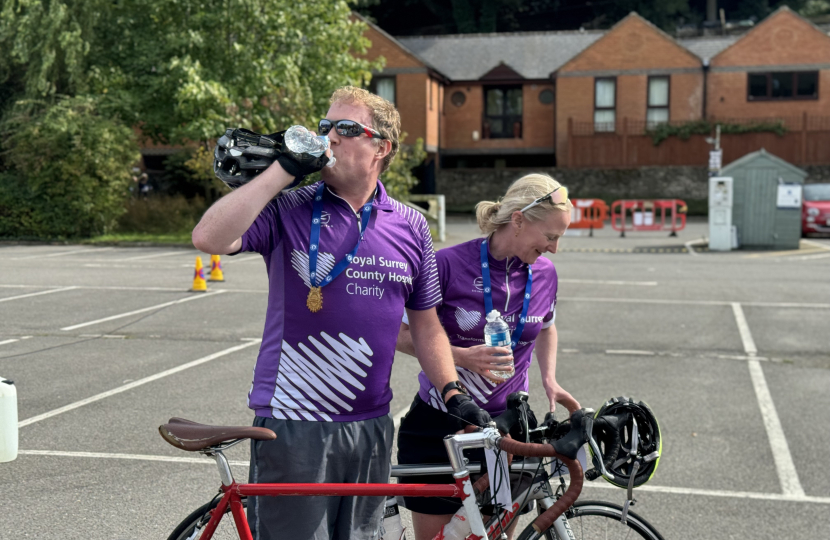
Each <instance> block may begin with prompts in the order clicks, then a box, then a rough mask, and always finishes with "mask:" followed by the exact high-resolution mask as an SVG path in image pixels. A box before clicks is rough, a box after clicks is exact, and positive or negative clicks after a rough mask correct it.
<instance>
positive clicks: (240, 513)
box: [200, 475, 470, 540]
mask: <svg viewBox="0 0 830 540" xmlns="http://www.w3.org/2000/svg"><path fill="white" fill-rule="evenodd" d="M469 480H470V477H469V475H468V476H466V477H464V478H459V479H457V480H456V481H455V484H239V483H237V482H236V481H234V482H233V483H232V484H231V485H229V486H226V485H223V486H222V491H224V492H225V494H224V495H223V496H222V499H221V500H220V501H219V504H218V505H216V508H215V509H214V510H213V512H212V513H211V516H210V521H209V522H208V524H207V525H206V526H205V528H204V530H203V531H202V535H201V536H200V538H201V539H203V540H207V539H209V538H211V537H212V536H213V533H214V531H215V530H216V527H218V526H219V521H220V520H221V519H222V518H223V517H224V515H225V512H227V509H228V505H230V508H231V514H232V515H233V520H234V522H235V523H236V529H237V531H238V532H239V538H240V539H241V540H253V537H252V536H251V529H250V528H249V527H248V518H247V516H246V515H245V508H244V507H243V506H242V497H244V496H247V497H254V496H272V497H273V496H286V495H292V496H314V495H317V496H321V495H329V496H332V495H334V496H344V497H345V496H358V497H379V496H386V497H394V496H398V495H400V496H404V497H452V498H458V499H461V500H464V499H465V498H466V495H465V494H464V487H463V486H464V482H465V481H469Z"/></svg>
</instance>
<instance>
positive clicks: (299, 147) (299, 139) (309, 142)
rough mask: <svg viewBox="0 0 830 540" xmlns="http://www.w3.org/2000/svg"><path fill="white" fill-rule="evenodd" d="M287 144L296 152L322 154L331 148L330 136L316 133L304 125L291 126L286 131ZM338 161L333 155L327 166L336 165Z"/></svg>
mask: <svg viewBox="0 0 830 540" xmlns="http://www.w3.org/2000/svg"><path fill="white" fill-rule="evenodd" d="M285 145H286V146H288V149H289V150H291V151H292V152H294V153H295V154H311V155H312V156H315V157H320V156H322V155H323V154H324V153H325V152H326V150H328V149H329V138H328V137H327V136H325V135H314V134H312V133H311V132H310V131H309V130H307V129H306V128H304V127H303V126H291V127H290V128H288V130H287V131H286V132H285ZM335 161H337V160H336V159H335V158H334V156H333V155H332V156H331V157H329V161H328V163H326V167H334V162H335Z"/></svg>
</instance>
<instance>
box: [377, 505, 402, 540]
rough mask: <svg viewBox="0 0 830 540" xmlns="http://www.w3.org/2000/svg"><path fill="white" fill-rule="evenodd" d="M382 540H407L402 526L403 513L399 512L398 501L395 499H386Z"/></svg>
mask: <svg viewBox="0 0 830 540" xmlns="http://www.w3.org/2000/svg"><path fill="white" fill-rule="evenodd" d="M380 538H381V540H406V536H404V527H403V525H401V513H400V512H399V511H398V501H397V499H395V497H388V498H387V499H386V507H385V508H384V509H383V530H382V531H381V537H380Z"/></svg>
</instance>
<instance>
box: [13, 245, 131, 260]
mask: <svg viewBox="0 0 830 540" xmlns="http://www.w3.org/2000/svg"><path fill="white" fill-rule="evenodd" d="M112 249H115V248H111V247H105V248H92V249H76V250H74V251H61V252H60V253H49V254H48V255H29V256H28V257H14V258H12V260H13V261H26V260H29V259H45V258H46V257H63V256H64V255H74V254H76V253H89V252H90V251H96V252H98V253H100V252H102V251H110V250H112Z"/></svg>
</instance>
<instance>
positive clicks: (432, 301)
mask: <svg viewBox="0 0 830 540" xmlns="http://www.w3.org/2000/svg"><path fill="white" fill-rule="evenodd" d="M419 217H420V218H421V219H419V220H418V221H416V223H415V227H414V229H415V234H417V235H418V239H419V240H420V243H421V265H420V267H419V268H418V276H417V277H416V278H415V281H414V282H413V284H412V285H413V287H412V294H410V295H409V299H408V300H407V301H406V307H407V308H409V309H416V310H424V309H429V308H432V307H435V306H437V305H438V304H440V303H441V284H440V283H439V282H438V266H437V265H436V264H435V249H434V248H433V247H432V236H431V235H430V233H429V225H428V224H427V220H426V219H424V218H423V216H419Z"/></svg>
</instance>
